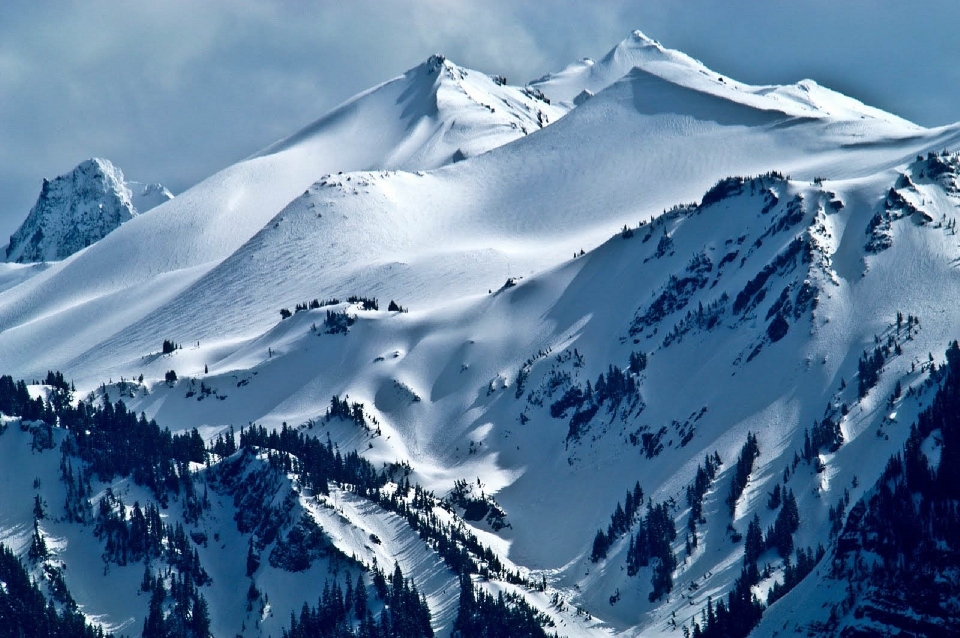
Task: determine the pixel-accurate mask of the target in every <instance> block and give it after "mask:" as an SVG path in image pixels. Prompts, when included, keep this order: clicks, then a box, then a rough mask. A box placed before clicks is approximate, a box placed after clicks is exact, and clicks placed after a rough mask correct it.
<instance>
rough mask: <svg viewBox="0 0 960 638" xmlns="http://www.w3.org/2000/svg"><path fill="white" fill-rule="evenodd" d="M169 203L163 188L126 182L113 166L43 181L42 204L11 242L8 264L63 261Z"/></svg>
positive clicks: (93, 163) (87, 164)
mask: <svg viewBox="0 0 960 638" xmlns="http://www.w3.org/2000/svg"><path fill="white" fill-rule="evenodd" d="M170 199H173V194H172V193H171V192H170V191H169V190H167V189H166V188H164V186H163V185H161V184H142V183H139V182H127V181H125V180H124V176H123V171H121V170H120V169H119V168H118V167H116V166H114V165H113V164H112V163H111V162H110V161H108V160H105V159H101V158H92V159H89V160H86V161H84V162H81V163H80V164H79V165H78V166H77V167H76V168H74V169H73V170H72V171H70V172H69V173H66V174H64V175H61V176H60V177H57V178H56V179H54V180H53V181H52V182H51V181H49V180H47V179H44V180H43V185H42V186H41V188H40V195H39V197H37V203H36V204H34V206H33V208H32V209H31V210H30V213H29V214H28V215H27V218H26V219H25V220H24V222H23V224H22V225H21V226H20V228H18V229H17V231H16V232H15V233H14V234H13V235H12V236H11V237H10V244H9V245H8V246H7V250H6V259H7V261H13V262H21V263H25V262H36V261H54V260H59V259H64V258H65V257H69V256H70V255H72V254H73V253H75V252H77V251H78V250H81V249H83V248H86V247H87V246H89V245H90V244H92V243H94V242H96V241H99V240H100V239H103V238H104V237H105V236H106V235H107V234H108V233H110V232H112V231H113V230H115V229H116V228H117V227H119V226H120V224H122V223H124V222H126V221H129V220H130V219H133V217H134V216H136V215H138V214H139V213H143V212H146V211H148V210H150V209H151V208H154V207H156V206H159V205H160V204H162V203H164V202H166V201H169V200H170Z"/></svg>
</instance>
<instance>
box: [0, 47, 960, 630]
mask: <svg viewBox="0 0 960 638" xmlns="http://www.w3.org/2000/svg"><path fill="white" fill-rule="evenodd" d="M424 57H426V56H424ZM571 99H572V100H573V102H572V104H571V103H570V102H569V100H571ZM574 105H575V106H574ZM548 122H552V123H550V125H549V126H545V124H547V123H548ZM526 133H530V134H529V135H527V134H526ZM957 147H960V124H956V125H953V126H945V127H941V128H937V129H925V128H921V127H917V126H915V125H913V124H911V123H909V122H905V121H904V120H901V119H899V118H897V117H895V116H893V115H890V114H886V113H883V112H881V111H878V110H876V109H872V108H870V107H867V106H865V105H863V104H861V103H860V102H857V101H856V100H853V99H851V98H848V97H845V96H842V95H840V94H838V93H835V92H833V91H830V90H829V89H825V88H823V87H820V86H819V85H817V84H816V83H814V82H812V81H809V80H805V81H801V82H799V83H797V84H793V85H784V86H780V85H772V84H771V85H768V86H752V85H747V84H743V83H739V82H737V81H735V80H733V79H731V78H728V77H725V76H722V75H720V74H718V73H716V72H714V71H711V70H709V69H708V68H707V67H705V66H704V65H703V64H701V63H699V62H697V61H696V60H694V59H692V58H690V57H689V56H687V55H685V54H682V53H680V52H676V51H671V50H669V49H666V48H664V47H663V46H661V45H660V44H658V43H656V42H655V41H653V40H652V39H650V38H648V37H646V36H644V35H643V34H642V33H640V32H635V33H633V34H631V35H630V36H629V37H628V38H627V39H626V40H624V41H623V42H621V43H620V44H619V45H617V46H616V47H614V48H613V49H612V50H611V52H610V53H609V54H607V55H606V56H604V57H603V58H602V59H600V60H598V61H596V62H594V61H590V60H581V61H580V62H578V63H576V64H574V65H572V66H570V67H567V69H566V70H564V71H561V72H560V73H557V74H554V75H552V76H548V77H546V78H543V79H542V80H538V81H537V82H535V83H534V84H532V85H530V86H528V87H519V88H518V87H511V86H509V85H508V84H507V81H506V79H505V78H503V77H501V76H497V75H493V76H491V75H488V74H485V73H481V72H479V71H472V70H468V69H464V68H462V67H459V66H457V65H455V64H453V63H452V62H451V61H449V60H447V59H446V58H445V57H443V56H441V55H434V56H430V57H429V58H427V59H426V60H425V61H424V62H423V63H421V64H419V65H417V66H416V67H414V68H413V69H410V70H409V71H407V72H406V73H404V74H403V75H400V76H398V77H395V78H393V79H391V80H388V81H386V82H384V83H383V84H380V85H378V86H376V87H373V88H371V89H369V90H368V91H365V92H363V93H361V94H359V95H357V96H355V97H354V98H351V99H350V100H348V101H346V102H344V103H343V104H341V105H340V106H338V107H337V108H335V109H333V110H332V111H330V112H329V113H327V114H326V115H324V116H323V117H321V118H320V119H318V120H317V121H316V122H315V123H313V124H311V125H309V126H308V127H306V128H305V129H303V130H301V131H299V132H294V133H293V135H291V136H289V137H287V138H286V139H284V140H281V141H280V142H277V143H276V144H274V145H273V146H271V147H269V148H267V149H265V150H264V151H262V152H260V153H258V154H256V155H255V156H253V157H249V158H247V159H245V160H243V161H241V162H238V163H236V164H234V165H233V166H230V167H227V168H225V169H223V170H222V171H220V172H218V173H216V174H215V175H212V176H211V177H209V178H207V179H205V180H203V181H202V182H200V183H198V184H196V185H195V186H193V187H192V188H190V189H189V190H187V191H186V192H184V193H182V194H181V195H179V196H178V197H177V198H176V199H175V200H173V201H171V202H168V203H167V204H165V205H164V206H163V209H162V210H158V211H156V212H154V213H151V214H145V215H135V214H134V213H133V211H135V210H142V208H140V206H139V205H138V203H137V199H136V196H134V194H133V191H134V190H136V189H133V188H132V187H130V185H129V183H127V182H124V180H123V177H122V175H121V174H120V172H119V170H117V169H116V168H115V167H113V166H112V165H110V164H109V163H107V162H104V161H102V160H91V161H90V162H85V163H84V164H83V165H81V166H80V167H78V169H77V171H75V172H74V173H72V174H70V175H67V176H64V177H63V178H60V179H58V180H55V181H54V182H48V183H45V185H44V189H43V193H42V194H41V197H40V200H39V201H38V203H37V206H35V207H34V211H32V213H31V218H30V219H29V220H28V222H27V223H26V224H25V229H22V230H21V231H18V232H19V233H20V234H19V235H18V236H15V238H14V239H16V241H14V242H12V243H11V245H12V248H11V249H10V258H11V259H13V260H15V261H22V260H27V259H31V258H42V259H56V258H58V257H57V256H58V254H59V253H58V252H57V251H58V250H59V247H60V246H61V245H65V244H70V243H71V242H72V244H71V245H72V246H74V247H77V246H79V247H82V246H83V245H85V244H86V243H88V242H95V243H92V244H91V245H90V246H89V247H88V248H86V249H85V250H81V251H80V252H78V253H77V254H75V255H74V256H72V257H70V258H68V259H63V260H62V261H59V262H54V263H50V264H43V265H39V266H37V267H29V266H28V267H24V266H22V265H21V264H16V263H0V362H2V363H3V369H2V370H0V373H2V375H10V376H0V413H2V414H0V494H2V495H3V499H0V545H2V547H0V626H2V627H7V626H10V627H12V629H10V630H8V631H7V634H10V633H11V632H13V633H14V634H16V633H17V632H18V631H19V628H18V627H17V626H16V625H12V624H10V623H7V624H5V621H6V617H4V614H3V610H4V609H10V608H11V606H10V605H9V604H8V601H10V600H12V601H13V602H18V601H25V602H26V603H28V604H30V605H32V607H36V608H38V609H37V610H36V611H30V612H25V613H20V616H21V617H23V618H26V619H27V621H28V622H31V621H32V619H33V618H34V617H38V618H39V617H41V616H42V615H43V613H44V612H43V609H47V607H48V606H47V603H46V601H47V599H49V600H51V601H52V603H51V604H52V605H54V606H55V607H56V609H57V610H58V611H57V613H58V614H59V613H62V614H63V615H64V618H66V620H67V621H69V620H70V618H69V617H68V615H69V614H70V613H71V610H82V613H83V614H84V615H85V616H84V618H85V619H86V620H88V621H90V622H95V623H96V624H97V625H99V627H100V628H102V629H103V631H104V632H105V633H107V632H113V633H114V634H119V633H121V632H122V633H124V634H125V635H129V636H140V635H142V636H144V637H150V636H159V635H174V634H176V635H186V636H208V635H214V636H242V637H243V638H255V637H259V636H265V635H273V636H281V635H285V636H289V637H290V638H299V637H302V636H315V635H323V636H333V637H335V638H347V637H353V638H355V636H357V635H363V636H371V637H374V636H375V637H377V638H379V637H381V636H382V637H384V638H385V637H386V636H398V635H402V636H404V637H405V638H420V637H422V638H428V637H429V638H433V637H434V636H436V637H438V638H448V637H451V636H458V637H460V638H473V637H474V636H517V635H523V636H531V637H542V638H546V637H547V636H550V635H553V636H565V637H567V638H581V637H587V638H594V637H596V638H611V637H612V636H634V635H641V634H642V635H644V636H648V635H649V636H670V637H676V636H679V635H681V634H692V635H699V636H702V637H703V638H713V637H716V636H723V637H725V638H746V637H747V636H748V634H749V633H750V632H751V631H753V635H763V636H768V635H774V634H775V633H776V632H779V633H780V635H786V634H797V635H799V634H803V635H812V636H824V637H826V636H836V635H842V636H867V635H888V634H892V633H896V632H897V631H901V632H902V633H903V634H904V635H907V634H909V635H948V634H949V633H950V632H951V631H952V632H954V633H955V630H951V629H950V627H953V626H955V625H956V620H955V619H956V618H957V617H958V612H957V604H956V601H958V600H960V585H957V578H956V574H957V573H960V560H958V559H957V557H958V556H960V548H958V543H957V538H960V535H958V534H957V533H955V531H956V530H958V529H960V515H958V512H960V497H958V495H960V478H958V477H957V476H956V472H955V468H957V467H960V462H958V461H957V459H958V458H960V425H958V424H960V419H957V418H956V415H957V414H960V407H958V406H960V344H957V343H956V342H955V341H954V340H955V339H957V338H958V337H960V334H958V330H957V327H958V326H960V308H958V307H957V306H955V305H954V304H953V303H952V300H953V299H956V298H957V297H960V273H958V271H957V267H956V265H957V264H958V263H960V244H958V241H957V236H956V233H957V226H958V224H960V154H957V153H951V152H948V151H946V150H943V149H951V148H953V149H956V148H957ZM77 193H80V194H81V195H82V196H78V195H77ZM124 215H126V217H124ZM130 216H133V218H132V219H130ZM125 218H126V219H129V221H128V222H127V223H123V224H122V225H121V226H120V227H119V228H117V229H116V230H115V231H114V232H110V234H109V235H107V236H105V237H103V239H101V240H99V241H97V240H96V239H95V237H97V235H98V233H97V232H94V231H95V230H97V229H99V228H100V226H99V224H104V225H106V222H105V221H104V220H112V221H113V223H115V224H119V223H120V222H121V221H122V220H123V219H125ZM76 220H79V221H76ZM104 232H106V231H104ZM34 238H35V239H34ZM31 242H32V243H31ZM44 242H50V243H49V245H48V244H47V243H44ZM948 344H950V345H948ZM945 348H946V350H945ZM944 352H946V355H943V354H942V353H944ZM945 375H946V376H945ZM31 379H32V380H33V382H32V383H31V381H30V380H31ZM912 426H914V427H912ZM168 428H169V429H168ZM885 468H886V469H885ZM4 548H6V549H4ZM31 583H33V585H34V588H33V590H31V589H30V587H29V585H30V584H31ZM34 590H36V591H39V594H36V591H34ZM41 594H42V595H41ZM313 605H317V607H313ZM76 613H80V612H79V611H77V612H76ZM48 615H49V614H48ZM84 618H81V619H80V622H79V623H78V624H82V622H83V621H84ZM184 619H188V620H189V627H185V626H184V623H183V620H184ZM755 627H756V629H755ZM0 633H2V632H0ZM20 633H23V634H24V635H31V634H28V633H26V632H20ZM48 633H50V632H48ZM4 635H6V634H4ZM89 635H90V636H91V638H93V635H92V634H89ZM951 635H952V634H951Z"/></svg>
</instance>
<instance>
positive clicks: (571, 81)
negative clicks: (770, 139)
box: [530, 31, 917, 129]
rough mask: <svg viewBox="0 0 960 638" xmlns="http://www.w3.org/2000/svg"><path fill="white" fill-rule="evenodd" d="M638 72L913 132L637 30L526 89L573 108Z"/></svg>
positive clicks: (751, 102)
mask: <svg viewBox="0 0 960 638" xmlns="http://www.w3.org/2000/svg"><path fill="white" fill-rule="evenodd" d="M637 68H639V69H640V70H641V71H643V72H644V73H645V74H647V75H651V76H655V77H657V78H660V79H662V80H665V81H666V82H668V83H671V84H675V85H677V86H680V87H683V88H686V89H693V90H695V91H697V92H699V93H705V94H711V95H714V96H716V97H719V98H723V99H724V100H727V101H730V102H733V103H739V104H743V105H746V106H750V107H752V108H754V109H759V110H763V111H779V112H783V113H785V114H787V115H789V116H791V117H803V118H817V119H836V120H841V121H849V120H861V119H869V120H877V121H881V122H885V123H888V124H895V125H897V126H906V127H910V128H914V129H916V128H917V127H916V126H915V125H914V124H912V123H910V122H908V121H906V120H904V119H902V118H900V117H897V116H896V115H892V114H890V113H887V112H885V111H882V110H880V109H877V108H873V107H870V106H867V105H865V104H863V103H862V102H860V101H859V100H856V99H854V98H851V97H847V96H845V95H843V94H841V93H837V92H836V91H833V90H831V89H828V88H826V87H822V86H820V85H818V84H817V83H816V82H814V81H813V80H810V79H804V80H800V81H799V82H797V83H796V84H787V85H777V84H772V85H761V86H755V85H750V84H746V83H743V82H738V81H736V80H734V79H732V78H730V77H727V76H725V75H723V74H720V73H717V72H716V71H713V70H711V69H710V68H708V67H707V66H705V65H704V64H703V63H702V62H700V61H699V60H696V59H694V58H692V57H690V56H689V55H687V54H686V53H683V52H682V51H677V50H674V49H668V48H666V47H664V46H663V45H662V44H660V43H659V42H657V41H656V40H654V39H652V38H650V37H648V36H646V35H645V34H644V33H643V32H641V31H633V32H632V33H631V34H630V35H629V36H627V37H626V38H625V39H624V40H623V41H621V42H620V43H619V44H617V45H616V46H615V47H613V48H612V49H611V50H610V51H609V52H608V53H607V54H606V55H604V56H603V57H602V58H601V59H600V60H598V61H596V62H594V61H593V60H590V59H589V58H585V59H583V60H580V61H578V62H576V63H574V64H571V65H569V66H568V67H567V68H565V69H563V70H562V71H559V72H557V73H551V74H548V75H545V76H543V77H541V78H539V79H537V80H534V81H533V82H531V83H530V86H531V87H533V88H535V89H537V90H539V91H541V92H542V93H543V94H544V95H545V96H546V97H547V98H549V99H550V100H552V101H553V102H555V103H559V104H561V105H564V106H567V107H572V106H575V105H579V104H580V103H581V102H582V101H583V99H585V98H584V97H583V96H589V95H590V94H596V93H598V92H599V91H602V90H603V89H605V88H606V87H608V86H610V85H611V84H613V83H615V82H616V81H617V80H619V79H620V78H622V77H624V76H625V75H627V74H628V73H631V71H634V70H635V69H637Z"/></svg>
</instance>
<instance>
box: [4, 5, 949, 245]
mask: <svg viewBox="0 0 960 638" xmlns="http://www.w3.org/2000/svg"><path fill="white" fill-rule="evenodd" d="M957 24H960V2H953V1H948V0H936V1H928V2H921V3H914V4H905V3H902V2H892V1H887V0H872V1H868V0H832V1H825V0H796V1H786V0H767V1H766V2H758V1H756V0H750V1H739V0H688V1H682V0H634V1H632V2H629V1H615V0H594V1H592V2H587V1H576V2H575V1H572V0H543V1H539V2H528V1H522V0H487V1H485V2H465V1H464V2H455V1H452V0H380V1H374V0H351V1H350V2H334V1H320V2H306V1H300V0H289V1H286V2H266V1H264V0H204V1H203V2H196V1H195V0H137V1H135V2H134V1H123V0H82V1H80V0H78V1H69V0H60V1H57V2H53V1H51V2H37V1H36V0H33V1H27V0H6V1H5V2H3V3H0V96H2V99H0V148H2V153H0V237H6V236H8V235H9V234H10V233H12V232H13V230H14V229H15V228H16V227H17V225H19V223H20V221H22V219H23V218H24V217H25V216H26V214H27V211H28V210H29V208H30V206H31V205H32V204H33V201H34V200H35V198H36V195H37V193H38V192H39V185H40V180H41V178H43V177H48V178H52V177H55V176H56V175H58V174H61V173H63V172H66V171H68V170H70V169H71V168H72V167H73V166H75V165H76V164H77V163H79V162H80V161H82V160H83V159H86V158H88V157H91V156H101V157H106V158H108V159H110V160H112V161H113V162H114V163H116V164H117V165H118V166H120V167H121V168H122V169H123V170H124V172H125V173H126V175H127V177H128V178H130V179H136V180H140V181H160V182H163V183H164V184H166V185H168V186H169V187H170V188H171V189H173V190H174V191H175V192H180V191H182V190H183V189H185V188H187V187H189V186H190V185H191V184H193V183H196V182H197V181H199V180H201V179H203V178H204V177H206V176H208V175H210V174H212V173H213V172H215V171H216V170H218V169H220V168H222V167H224V166H227V165H229V164H231V163H233V162H235V161H237V160H239V159H242V158H243V157H246V156H248V155H250V154H252V153H254V152H255V151H256V150H258V149H260V148H262V147H264V146H266V145H268V144H269V143H271V142H273V141H275V140H277V139H279V138H281V137H284V136H286V135H288V134H290V133H292V132H294V131H295V130H296V129H298V128H299V127H301V126H303V125H305V124H307V123H309V122H310V121H312V120H314V119H316V118H317V117H319V116H320V115H321V114H323V113H324V112H325V111H326V110H327V109H329V108H331V107H332V106H334V105H336V104H337V103H339V102H341V101H343V100H344V99H346V98H348V97H350V96H351V95H353V94H354V93H356V92H358V91H361V90H363V89H365V88H368V87H370V86H373V85H374V84H377V83H379V82H382V81H384V80H386V79H389V78H391V77H393V76H396V75H399V74H400V73H402V72H403V71H405V70H406V69H408V68H410V67H412V66H414V65H416V64H418V63H419V62H421V61H422V60H424V59H426V58H427V57H428V56H429V55H430V54H431V53H435V52H440V53H444V54H445V55H447V57H449V58H451V59H452V60H453V61H455V62H456V63H458V64H460V65H462V66H466V67H470V68H475V69H478V70H482V71H486V72H489V73H498V74H503V75H506V76H507V77H508V79H509V80H510V81H511V83H515V84H522V83H524V82H526V81H529V80H531V79H534V78H536V77H538V76H540V75H542V74H544V73H547V72H549V71H553V70H558V69H560V68H562V67H563V66H565V65H566V64H567V63H569V62H571V61H573V60H575V59H577V58H580V57H583V56H590V57H593V58H599V57H600V56H602V55H603V54H604V53H605V52H606V51H607V50H609V49H610V48H612V47H613V46H614V45H615V44H616V43H617V42H618V41H620V40H622V39H623V38H624V37H626V36H627V35H628V34H629V32H630V31H631V30H633V29H641V30H642V31H644V32H645V33H646V34H647V35H649V36H650V37H653V38H655V39H658V40H660V41H661V42H662V43H663V44H664V45H665V46H668V47H671V48H676V49H680V50H682V51H685V52H686V53H688V54H690V55H692V56H693V57H695V58H698V59H700V60H701V61H702V62H704V63H705V64H706V65H707V66H709V67H711V68H713V69H714V70H716V71H718V72H721V73H724V74H726V75H729V76H731V77H734V78H736V79H738V80H741V81H744V82H750V83H757V84H761V83H762V84H770V83H792V82H795V81H797V80H800V79H802V78H807V77H809V78H813V79H814V80H816V81H817V82H819V83H820V84H823V85H825V86H829V87H830V88H833V89H836V90H839V91H842V92H845V93H847V94H849V95H852V96H854V97H856V98H858V99H861V100H863V101H864V102H867V103H869V104H871V105H873V106H877V107H880V108H883V109H886V110H889V111H892V112H894V113H896V114H898V115H900V116H902V117H905V118H907V119H910V120H913V121H914V122H917V123H918V124H923V125H927V126H937V125H943V124H948V123H952V122H955V121H957V120H960V38H957V37H956V35H955V32H956V25H957ZM0 243H3V241H2V240H0Z"/></svg>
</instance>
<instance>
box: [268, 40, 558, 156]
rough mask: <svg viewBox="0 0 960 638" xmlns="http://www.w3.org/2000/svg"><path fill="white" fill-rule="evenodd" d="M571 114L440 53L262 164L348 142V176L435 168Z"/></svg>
mask: <svg viewBox="0 0 960 638" xmlns="http://www.w3.org/2000/svg"><path fill="white" fill-rule="evenodd" d="M567 110H568V109H567V108H566V107H561V106H557V105H553V104H551V103H550V101H549V100H548V99H546V98H545V97H544V96H543V95H542V94H540V93H539V92H538V91H536V90H533V89H531V88H528V87H524V88H520V87H516V86H510V85H509V84H508V83H507V78H505V77H503V76H501V75H487V74H486V73H483V72H480V71H475V70H472V69H467V68H464V67H461V66H458V65H456V64H454V63H453V62H452V61H450V60H449V59H447V57H446V56H444V55H442V54H439V53H437V54H434V55H431V56H430V57H428V58H427V59H426V60H425V61H424V62H422V63H420V64H418V65H417V66H415V67H413V68H412V69H410V70H408V71H407V72H406V73H404V74H403V75H401V76H398V77H396V78H393V79H392V80H388V81H386V82H384V83H382V84H380V85H378V86H375V87H373V88H371V89H369V90H367V91H364V92H362V93H360V94H358V95H356V96H354V97H352V98H350V99H349V100H347V101H346V102H344V103H342V104H341V105H339V106H338V107H336V108H334V109H333V110H332V111H330V112H329V113H327V114H325V115H324V116H322V117H321V118H320V119H318V120H317V121H315V122H314V123H312V124H310V125H308V126H306V127H305V128H303V129H302V130H300V131H298V132H296V133H294V134H293V135H291V136H290V137H287V138H285V139H283V140H280V141H278V142H276V143H275V144H272V145H271V146H268V147H267V148H266V149H264V150H262V151H260V152H259V153H257V154H256V155H255V156H254V158H258V157H265V156H270V155H275V154H277V153H283V152H287V151H290V150H292V149H295V148H296V149H298V150H303V149H304V148H305V147H309V146H312V145H314V144H317V143H322V142H323V141H325V140H329V139H330V138H332V137H342V138H343V140H344V145H340V146H339V147H338V153H337V154H338V155H339V156H340V157H342V160H341V164H342V166H341V167H340V168H343V169H344V170H355V169H358V168H359V169H364V170H375V169H401V170H412V169H414V168H415V169H418V170H423V169H433V168H438V167H440V166H444V165H446V164H450V163H451V162H455V161H459V160H462V159H466V158H468V157H473V156H476V155H480V154H483V153H486V152H487V151H490V150H492V149H494V148H497V147H499V146H503V145H504V144H507V143H509V142H512V141H514V140H516V139H518V138H520V137H523V136H525V135H527V134H528V133H532V132H534V131H536V130H539V129H540V128H542V127H544V126H546V125H547V124H549V123H551V122H554V121H556V120H558V119H560V118H561V117H562V116H563V115H564V114H565V113H566V112H567ZM360 122H362V126H363V127H364V128H365V129H366V130H367V131H369V132H370V133H371V134H370V135H369V136H368V137H367V136H364V137H363V138H360V137H358V136H356V135H355V134H354V131H355V130H356V127H357V126H360V125H361V124H359V123H360ZM347 144H349V150H348V149H347V148H344V146H345V145H347Z"/></svg>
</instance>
